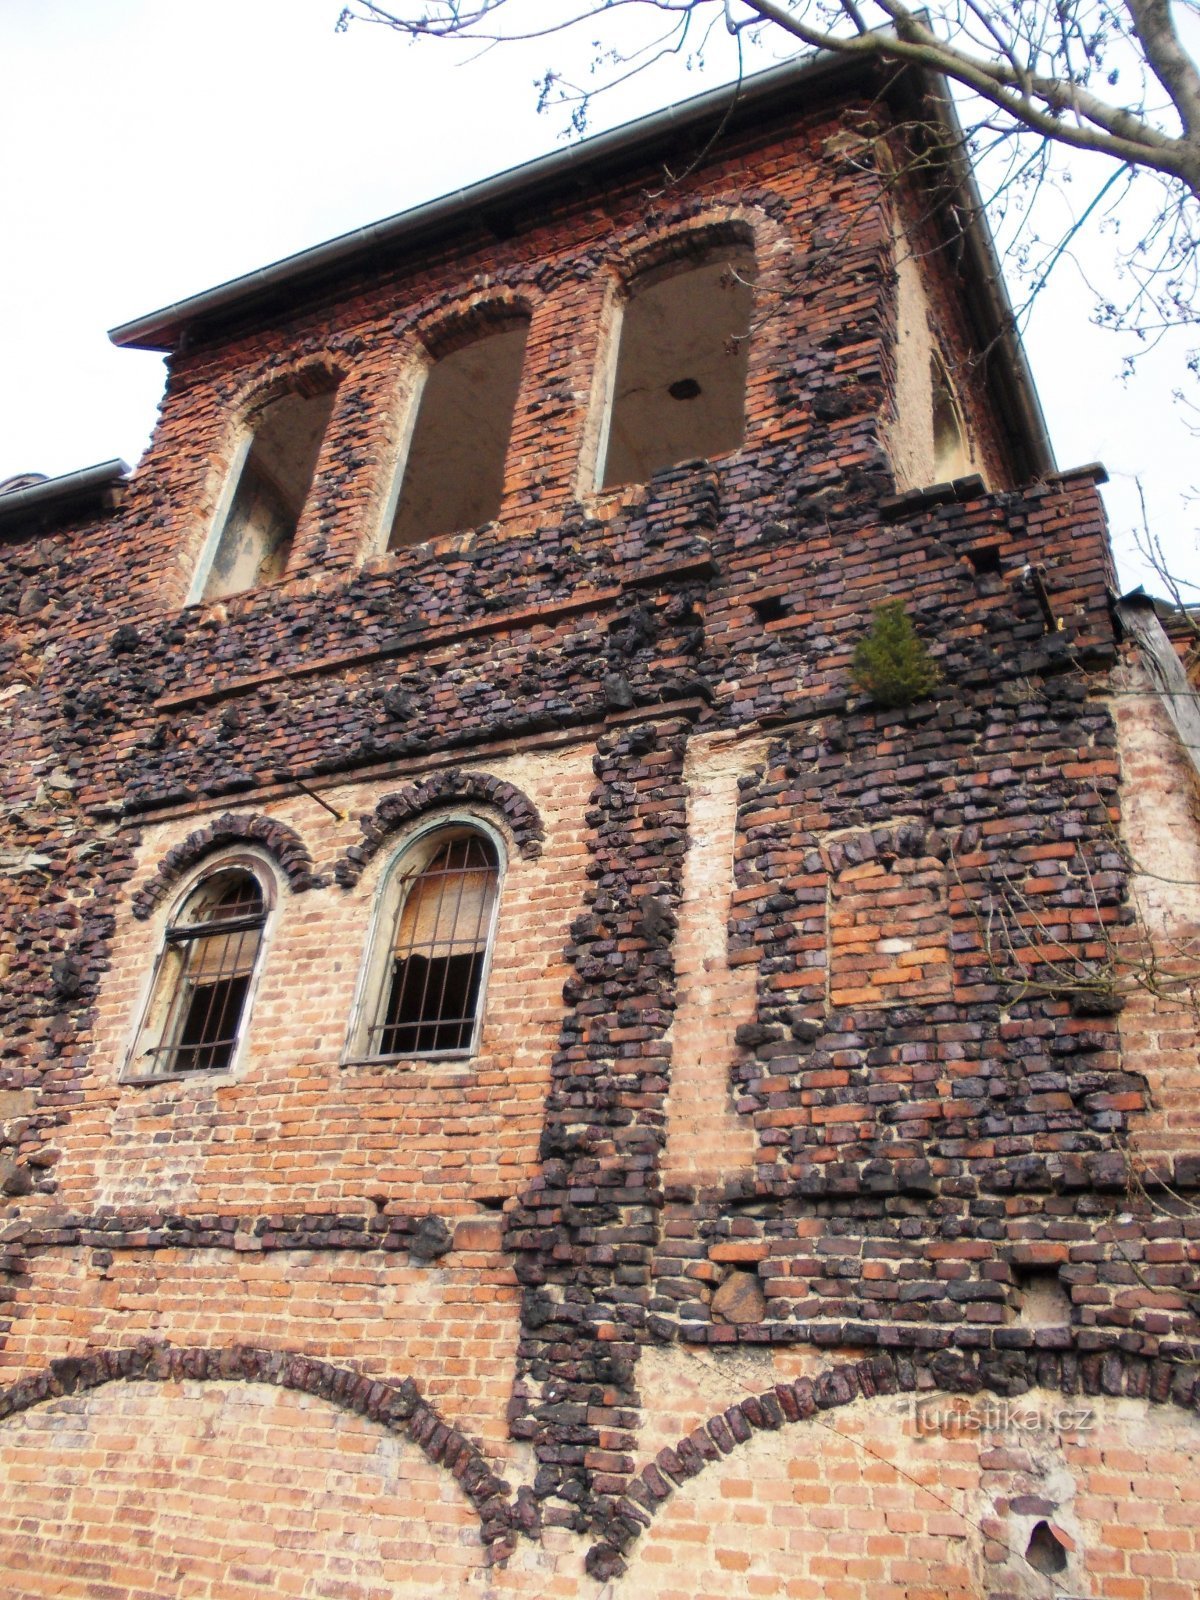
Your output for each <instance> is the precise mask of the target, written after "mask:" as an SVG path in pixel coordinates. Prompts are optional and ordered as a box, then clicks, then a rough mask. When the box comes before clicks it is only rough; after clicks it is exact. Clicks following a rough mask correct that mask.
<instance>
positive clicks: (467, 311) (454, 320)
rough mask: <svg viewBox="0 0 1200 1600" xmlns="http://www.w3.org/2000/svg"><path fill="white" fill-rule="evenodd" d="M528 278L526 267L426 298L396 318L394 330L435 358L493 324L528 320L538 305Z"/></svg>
mask: <svg viewBox="0 0 1200 1600" xmlns="http://www.w3.org/2000/svg"><path fill="white" fill-rule="evenodd" d="M527 279H530V274H529V272H528V271H527V270H525V271H522V272H521V273H519V274H515V275H511V277H500V276H498V277H496V278H493V279H492V280H491V281H490V282H489V284H488V286H487V287H486V288H484V289H475V290H456V291H452V292H450V293H447V294H442V295H438V296H437V297H436V298H433V299H429V300H424V301H422V302H421V303H420V304H419V305H416V306H414V307H412V309H411V310H410V311H409V312H408V313H407V314H406V315H405V316H404V317H402V318H400V319H398V320H397V322H396V324H395V326H394V329H393V332H394V333H395V334H396V335H397V336H399V337H403V338H408V339H410V340H411V341H412V342H413V343H414V345H415V346H416V348H417V349H419V350H423V351H424V352H425V353H426V355H427V356H429V357H431V358H432V359H433V360H435V361H436V360H438V359H440V358H441V357H442V356H444V355H449V354H450V352H451V351H452V350H456V349H458V348H459V347H460V346H462V345H465V344H469V343H470V342H471V341H472V340H473V339H476V338H478V337H479V335H480V334H482V333H485V332H488V331H489V330H491V329H493V328H502V327H505V326H507V325H509V324H512V323H516V322H527V321H529V319H530V318H531V317H532V316H533V313H534V308H535V307H534V297H533V295H531V293H530V290H531V288H532V282H531V281H526V280H527Z"/></svg>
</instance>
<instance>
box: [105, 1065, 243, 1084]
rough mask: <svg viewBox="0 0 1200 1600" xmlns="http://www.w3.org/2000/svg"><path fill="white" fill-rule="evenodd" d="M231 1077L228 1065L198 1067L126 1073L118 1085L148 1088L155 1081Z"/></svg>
mask: <svg viewBox="0 0 1200 1600" xmlns="http://www.w3.org/2000/svg"><path fill="white" fill-rule="evenodd" d="M232 1077H233V1073H232V1071H231V1070H230V1068H229V1067H198V1068H196V1069H195V1071H193V1072H155V1073H153V1074H147V1073H137V1074H136V1075H134V1074H129V1073H126V1074H123V1075H122V1076H121V1078H120V1079H119V1080H118V1086H119V1087H120V1088H122V1089H150V1088H153V1086H154V1085H155V1084H156V1083H192V1082H194V1081H195V1080H196V1079H197V1078H200V1079H203V1080H205V1081H207V1080H208V1079H210V1078H217V1079H218V1080H220V1079H229V1078H232Z"/></svg>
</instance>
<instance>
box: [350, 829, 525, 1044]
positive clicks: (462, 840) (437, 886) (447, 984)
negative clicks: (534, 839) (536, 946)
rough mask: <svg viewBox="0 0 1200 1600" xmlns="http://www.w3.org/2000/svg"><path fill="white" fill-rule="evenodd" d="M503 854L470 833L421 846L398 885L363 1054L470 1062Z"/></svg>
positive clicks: (389, 895)
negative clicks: (440, 1057) (465, 1058)
mask: <svg viewBox="0 0 1200 1600" xmlns="http://www.w3.org/2000/svg"><path fill="white" fill-rule="evenodd" d="M500 867H501V861H500V852H499V850H498V848H497V846H496V844H495V843H494V842H493V840H492V839H491V837H490V836H489V835H488V834H486V833H484V832H483V831H482V830H481V829H478V828H470V827H449V828H438V829H435V830H433V831H431V832H429V833H426V834H423V835H422V836H421V837H420V838H419V839H417V840H416V841H414V843H413V844H412V845H410V846H409V848H408V849H407V850H405V852H404V853H403V854H402V855H401V857H400V858H399V860H398V861H397V862H396V864H395V865H394V867H393V868H392V871H391V873H390V875H389V877H388V880H387V884H386V888H385V891H384V897H383V901H382V904H381V915H380V917H379V920H378V924H377V927H376V930H375V936H374V941H373V942H374V949H373V951H372V953H371V955H370V957H369V964H368V971H367V983H366V987H365V993H364V999H365V1005H364V1008H363V1019H362V1026H361V1027H360V1030H359V1038H358V1040H357V1041H356V1043H355V1046H354V1054H356V1055H361V1056H366V1057H371V1058H376V1057H396V1056H430V1055H466V1054H469V1053H470V1051H471V1050H472V1049H473V1048H474V1046H475V1042H476V1038H477V1035H478V1031H479V1024H480V1019H481V1017H482V1013H483V999H484V990H485V987H486V983H487V970H488V964H489V958H490V953H491V945H492V938H493V932H494V926H495V918H496V907H497V899H498V893H499V886H500Z"/></svg>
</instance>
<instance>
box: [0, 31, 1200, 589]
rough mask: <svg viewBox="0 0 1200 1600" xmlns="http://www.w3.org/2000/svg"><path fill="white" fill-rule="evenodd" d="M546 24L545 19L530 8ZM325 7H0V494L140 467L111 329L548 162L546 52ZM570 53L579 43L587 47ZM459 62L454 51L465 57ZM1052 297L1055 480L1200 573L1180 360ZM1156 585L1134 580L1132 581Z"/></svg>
mask: <svg viewBox="0 0 1200 1600" xmlns="http://www.w3.org/2000/svg"><path fill="white" fill-rule="evenodd" d="M544 3H545V4H547V5H548V6H549V7H551V8H553V9H552V12H551V13H550V14H557V7H558V5H559V4H560V0H544ZM339 9H340V6H339V0H0V52H2V55H0V70H2V71H3V80H4V89H3V94H2V95H0V149H2V150H3V151H4V157H3V167H2V169H0V170H2V171H3V192H2V196H0V198H2V202H3V210H2V212H0V214H2V215H3V217H4V218H5V220H6V223H7V227H6V248H5V249H4V251H3V252H0V323H2V329H0V332H2V338H0V350H2V351H3V357H4V360H3V382H2V384H0V479H3V478H4V477H7V476H8V475H10V474H12V473H16V472H23V471H40V472H46V473H50V474H57V473H61V472H69V471H71V470H73V469H75V468H77V467H82V466H87V465H90V464H91V463H93V462H96V461H101V460H105V459H107V458H109V457H112V456H123V457H124V458H125V459H126V460H127V461H128V462H130V463H131V464H133V463H135V462H136V461H137V459H138V456H139V455H140V454H141V452H142V450H143V449H144V448H145V445H146V442H147V440H148V438H149V434H150V430H151V428H152V427H153V424H154V416H155V408H156V406H157V403H158V400H159V397H160V395H161V391H162V384H163V370H162V363H161V360H160V359H159V358H158V357H157V356H154V355H151V354H148V353H145V352H140V351H122V350H116V349H115V348H113V347H112V346H111V345H110V344H109V342H108V340H107V337H106V330H107V329H108V328H109V327H112V326H114V325H115V324H117V323H120V322H124V321H127V320H130V319H132V318H134V317H136V316H139V315H141V314H143V313H145V312H149V311H153V310H156V309H157V308H158V307H160V306H163V305H166V304H169V303H170V302H172V301H174V300H177V299H180V298H182V297H183V296H185V295H188V294H192V293H195V292H197V291H199V290H202V289H206V288H209V287H211V286H212V285H214V284H217V283H220V282H223V281H224V280H226V279H228V278H231V277H234V276H237V275H239V274H241V273H243V272H247V271H250V270H252V269H253V268H255V267H258V266H262V265H264V264H266V263H267V262H270V261H273V260H276V259H278V258H279V257H280V256H283V255H287V254H289V253H291V252H292V251H294V250H300V249H303V248H305V247H306V246H308V245H312V244H316V243H318V242H320V241H321V240H323V239H326V238H329V237H331V236H332V235H334V234H337V233H342V232H345V231H347V230H348V229H351V228H354V227H357V226H359V225H361V224H363V223H367V222H372V221H375V220H377V219H378V218H380V217H384V216H388V215H391V214H392V213H394V212H397V211H402V210H405V209H406V208H408V207H409V206H411V205H415V204H417V203H419V202H420V201H422V200H426V199H430V198H432V197H433V196H435V195H439V194H443V193H445V192H446V191H448V190H450V189H454V188H457V187H459V186H460V185H462V184H464V183H469V182H472V181H474V180H476V179H478V178H483V177H486V176H488V175H489V174H490V173H493V172H496V171H499V170H501V169H502V168H505V167H509V166H513V165H516V164H518V163H520V162H522V161H526V160H529V159H531V158H533V157H534V156H537V155H540V154H542V153H543V152H545V151H546V150H548V149H551V148H553V147H555V145H556V144H558V143H559V142H560V136H561V133H562V127H563V122H564V120H565V119H564V118H563V116H562V115H561V114H559V115H553V114H551V115H546V116H538V115H537V113H536V110H535V100H536V94H535V90H534V86H533V85H534V80H535V78H537V77H538V76H539V74H540V73H541V71H543V70H544V69H545V67H546V66H548V65H550V64H551V63H552V62H555V63H557V60H558V57H559V56H560V55H561V46H560V47H558V49H557V52H556V49H555V47H553V46H551V45H548V44H546V43H545V42H542V43H538V44H534V45H530V46H525V47H522V48H521V49H506V50H504V51H493V52H492V53H490V54H488V55H486V56H483V57H481V58H478V59H475V60H473V61H469V62H467V63H465V64H461V63H460V61H459V60H458V59H456V57H455V55H454V54H453V53H452V52H451V51H450V50H449V49H442V48H439V47H438V46H436V45H433V44H425V45H421V46H409V45H407V44H405V42H404V41H402V40H401V39H399V38H397V37H396V36H395V35H394V34H391V33H390V32H388V31H386V30H384V29H381V28H378V27H371V26H364V25H361V24H360V25H358V26H356V27H353V28H351V29H350V30H349V32H348V33H345V34H341V35H337V34H335V32H334V24H335V22H336V19H337V15H338V12H339ZM585 47H586V40H585V39H584V40H581V41H580V48H581V49H583V48H585ZM459 56H461V52H459ZM729 70H730V64H729V62H728V59H727V58H725V59H723V60H722V59H718V60H717V61H716V62H715V63H714V71H710V72H709V73H708V74H707V75H703V74H701V73H699V72H697V71H695V70H692V71H690V72H687V71H684V70H682V68H681V67H679V66H676V67H674V68H670V69H663V70H660V71H658V72H657V73H655V74H654V75H652V76H647V77H645V78H642V79H640V80H636V81H635V82H633V83H632V84H630V85H629V86H628V87H627V88H625V89H623V90H622V91H620V93H619V94H617V95H614V96H612V97H611V98H610V99H608V100H606V101H604V102H603V104H602V107H601V108H600V110H599V111H598V114H597V120H596V122H595V126H596V127H597V128H599V127H603V126H606V125H609V124H611V123H613V122H619V121H624V120H627V119H628V118H630V117H633V116H637V115H640V114H642V113H644V112H647V111H651V110H654V109H656V107H658V106H659V105H662V104H665V103H667V102H668V101H671V100H677V99H683V98H686V97H687V96H688V95H690V94H694V93H698V92H699V91H700V90H701V89H703V88H706V87H708V86H709V84H710V83H716V82H719V81H721V79H722V76H723V75H724V74H727V73H728V71H729ZM1088 304H1089V302H1088V297H1087V295H1086V293H1085V292H1084V291H1083V290H1082V288H1081V286H1080V285H1079V284H1078V282H1072V281H1071V279H1070V278H1069V277H1066V276H1065V277H1063V278H1062V279H1061V280H1060V282H1059V283H1058V284H1057V286H1056V287H1055V288H1054V290H1053V291H1052V292H1051V293H1049V294H1048V295H1046V296H1045V297H1044V299H1043V301H1042V302H1041V304H1040V305H1039V307H1038V309H1037V312H1036V314H1035V318H1034V321H1033V324H1032V326H1031V328H1030V330H1029V333H1028V335H1027V341H1026V342H1027V346H1028V349H1029V354H1030V359H1031V361H1032V365H1033V370H1034V376H1035V378H1036V379H1037V382H1038V386H1039V390H1040V392H1041V396H1042V402H1043V405H1044V407H1045V410H1046V413H1047V417H1048V420H1049V424H1050V432H1051V436H1052V438H1053V440H1054V444H1055V448H1056V451H1057V454H1058V460H1059V464H1060V466H1063V467H1069V466H1076V465H1080V464H1082V463H1084V462H1088V461H1093V460H1097V459H1099V460H1102V461H1104V462H1105V464H1106V465H1107V467H1108V469H1109V472H1110V473H1111V474H1112V477H1113V480H1114V483H1113V486H1112V489H1111V490H1110V491H1109V494H1108V499H1109V508H1110V518H1111V521H1112V524H1113V533H1114V539H1115V542H1116V545H1117V550H1118V555H1119V557H1120V558H1121V561H1122V571H1123V575H1124V579H1125V581H1126V582H1127V583H1129V584H1132V583H1136V582H1139V581H1142V579H1143V576H1144V574H1143V573H1142V572H1141V571H1140V570H1139V569H1138V568H1137V566H1136V563H1135V562H1134V561H1133V560H1132V559H1131V543H1130V539H1129V529H1130V527H1131V526H1132V524H1133V523H1134V521H1135V520H1136V518H1137V500H1136V494H1135V493H1134V492H1133V486H1132V485H1133V478H1134V476H1135V475H1139V474H1140V475H1141V476H1142V478H1143V481H1144V482H1145V484H1146V487H1147V491H1148V494H1149V496H1150V501H1151V509H1152V517H1153V521H1154V524H1155V526H1156V527H1157V529H1158V531H1159V532H1160V534H1161V536H1162V537H1163V539H1164V542H1166V543H1167V544H1168V545H1169V546H1170V548H1171V551H1172V560H1173V562H1174V564H1175V566H1176V568H1177V569H1178V570H1179V571H1181V572H1183V573H1184V574H1185V575H1190V576H1192V577H1194V578H1200V561H1198V560H1197V546H1196V531H1195V530H1196V528H1197V525H1198V524H1200V507H1197V506H1189V505H1187V504H1185V503H1184V500H1183V496H1184V494H1185V493H1186V492H1187V491H1188V490H1189V488H1191V486H1193V485H1195V486H1197V488H1200V465H1197V464H1196V461H1195V458H1196V454H1197V444H1196V440H1195V439H1194V438H1193V437H1192V436H1191V434H1190V433H1189V432H1188V430H1187V428H1186V427H1185V425H1184V419H1183V417H1182V416H1181V414H1180V412H1179V408H1178V407H1177V406H1176V405H1175V404H1174V403H1173V401H1172V399H1171V391H1172V390H1173V389H1174V388H1175V387H1177V386H1179V385H1180V384H1181V383H1182V382H1183V380H1184V372H1183V362H1182V350H1181V347H1180V346H1179V345H1177V346H1176V347H1175V348H1174V349H1164V350H1162V351H1159V352H1156V354H1155V355H1154V356H1153V357H1151V358H1149V359H1148V360H1147V361H1146V362H1145V363H1144V365H1143V367H1142V369H1141V371H1140V373H1139V375H1138V376H1137V378H1136V379H1135V380H1134V381H1133V382H1131V383H1128V384H1126V383H1122V382H1121V381H1120V379H1119V377H1118V371H1119V366H1120V356H1121V353H1122V352H1121V349H1120V348H1119V347H1118V344H1117V342H1116V341H1115V340H1114V338H1113V336H1112V335H1110V334H1106V333H1101V332H1097V331H1096V330H1094V329H1092V328H1091V327H1090V326H1089V323H1088V317H1087V312H1088ZM1147 581H1149V580H1147Z"/></svg>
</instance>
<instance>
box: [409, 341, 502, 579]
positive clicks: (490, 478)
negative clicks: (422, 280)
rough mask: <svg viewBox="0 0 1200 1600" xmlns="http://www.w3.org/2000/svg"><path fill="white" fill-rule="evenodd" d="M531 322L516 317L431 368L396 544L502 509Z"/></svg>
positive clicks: (473, 524)
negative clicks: (511, 436) (511, 437)
mask: <svg viewBox="0 0 1200 1600" xmlns="http://www.w3.org/2000/svg"><path fill="white" fill-rule="evenodd" d="M528 332H529V325H528V323H527V322H525V321H521V322H519V323H515V324H514V323H511V322H510V323H509V324H507V325H506V326H504V327H501V328H497V329H495V330H493V331H490V332H487V333H485V334H484V335H483V336H482V338H478V339H474V340H472V342H471V343H470V344H466V345H463V346H461V347H460V348H458V349H455V350H451V351H449V352H448V353H447V354H445V355H443V356H442V357H441V358H440V359H439V360H438V361H436V362H434V364H433V365H432V366H431V367H430V368H429V371H428V372H427V374H426V376H425V383H424V386H423V388H422V390H421V397H420V401H419V402H418V411H417V421H416V426H415V427H414V429H413V433H412V442H411V443H410V445H409V448H408V452H407V458H406V461H405V465H404V478H403V482H402V484H401V488H400V497H399V500H398V502H397V505H396V514H395V517H394V518H393V521H392V527H391V533H390V535H389V538H388V549H389V550H396V549H400V548H402V547H403V546H405V545H411V544H420V543H421V542H422V541H423V540H425V539H432V538H435V537H436V536H437V535H438V534H441V533H457V532H460V531H462V530H465V529H467V528H477V527H479V525H480V524H481V523H484V522H490V521H492V519H493V518H494V517H496V516H497V515H498V514H499V511H500V502H501V498H502V495H503V492H504V465H505V459H506V457H507V455H508V441H509V436H510V435H511V433H512V424H513V410H514V408H515V406H516V403H517V390H518V389H519V387H520V383H521V367H522V364H523V362H524V360H525V341H526V338H527V336H528Z"/></svg>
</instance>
